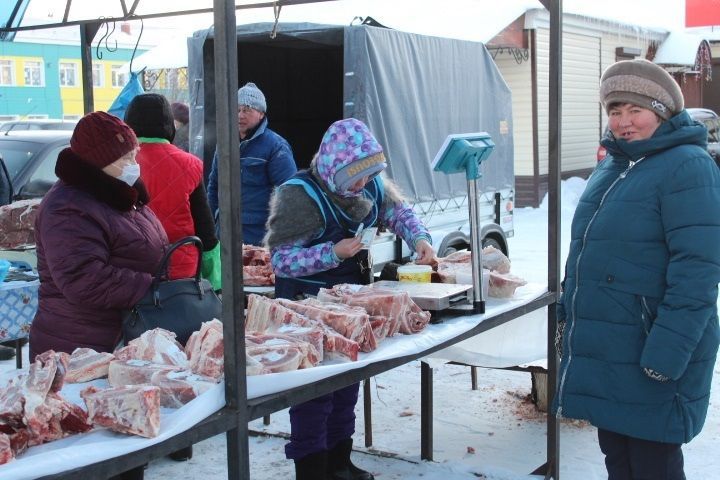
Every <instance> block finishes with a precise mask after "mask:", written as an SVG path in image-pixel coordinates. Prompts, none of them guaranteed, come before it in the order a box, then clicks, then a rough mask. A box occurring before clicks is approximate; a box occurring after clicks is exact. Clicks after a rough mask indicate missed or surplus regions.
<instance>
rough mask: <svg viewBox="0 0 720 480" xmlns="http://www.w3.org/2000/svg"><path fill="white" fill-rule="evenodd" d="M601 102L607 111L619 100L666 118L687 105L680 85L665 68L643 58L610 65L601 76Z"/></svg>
mask: <svg viewBox="0 0 720 480" xmlns="http://www.w3.org/2000/svg"><path fill="white" fill-rule="evenodd" d="M600 101H601V102H602V104H603V107H605V111H608V109H609V107H610V105H613V104H616V103H632V104H633V105H638V106H640V107H643V108H647V109H648V110H652V111H653V112H655V113H656V114H657V115H659V116H660V117H662V118H663V119H664V120H668V119H670V118H671V117H673V116H675V115H676V114H678V113H679V112H680V111H682V109H683V108H684V107H685V101H684V99H683V94H682V91H681V90H680V86H679V85H678V84H677V82H676V81H675V79H673V77H672V76H671V75H670V74H669V73H668V72H666V71H665V70H664V69H663V68H662V67H660V66H658V65H656V64H654V63H652V62H649V61H647V60H644V59H637V60H623V61H620V62H617V63H614V64H613V65H610V66H609V67H608V68H607V70H605V73H603V75H602V78H601V79H600Z"/></svg>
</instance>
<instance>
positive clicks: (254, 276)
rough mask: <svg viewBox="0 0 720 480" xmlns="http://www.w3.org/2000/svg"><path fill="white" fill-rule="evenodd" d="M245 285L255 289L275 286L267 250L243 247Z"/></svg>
mask: <svg viewBox="0 0 720 480" xmlns="http://www.w3.org/2000/svg"><path fill="white" fill-rule="evenodd" d="M243 284H244V285H248V286H255V287H258V286H265V285H275V274H274V273H273V269H272V265H271V264H270V251H269V250H268V249H267V248H263V247H256V246H254V245H243Z"/></svg>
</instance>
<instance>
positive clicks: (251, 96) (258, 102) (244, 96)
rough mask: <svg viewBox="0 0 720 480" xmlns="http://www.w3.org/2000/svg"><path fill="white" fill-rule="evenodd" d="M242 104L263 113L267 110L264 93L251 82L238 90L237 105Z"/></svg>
mask: <svg viewBox="0 0 720 480" xmlns="http://www.w3.org/2000/svg"><path fill="white" fill-rule="evenodd" d="M242 105H247V106H248V107H250V108H254V109H255V110H258V111H260V112H263V113H265V112H266V111H267V104H266V103H265V95H263V92H261V91H260V89H259V88H258V87H257V85H255V84H254V83H252V82H248V83H246V84H245V85H244V86H243V87H242V88H240V89H239V90H238V106H242Z"/></svg>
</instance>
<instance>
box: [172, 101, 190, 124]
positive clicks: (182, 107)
mask: <svg viewBox="0 0 720 480" xmlns="http://www.w3.org/2000/svg"><path fill="white" fill-rule="evenodd" d="M170 110H172V115H173V118H174V119H175V120H177V121H178V122H180V123H188V122H189V121H190V108H189V107H188V106H187V105H186V104H184V103H182V102H173V103H171V104H170Z"/></svg>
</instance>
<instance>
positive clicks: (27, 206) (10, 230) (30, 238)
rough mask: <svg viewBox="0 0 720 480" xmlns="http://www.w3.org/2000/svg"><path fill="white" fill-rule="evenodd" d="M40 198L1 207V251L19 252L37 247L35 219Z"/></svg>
mask: <svg viewBox="0 0 720 480" xmlns="http://www.w3.org/2000/svg"><path fill="white" fill-rule="evenodd" d="M40 200H41V199H40V198H33V199H30V200H20V201H17V202H13V203H11V204H9V205H3V206H2V207H0V249H3V250H17V249H21V248H23V247H31V246H33V245H35V217H36V216H37V210H38V207H39V206H40Z"/></svg>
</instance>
